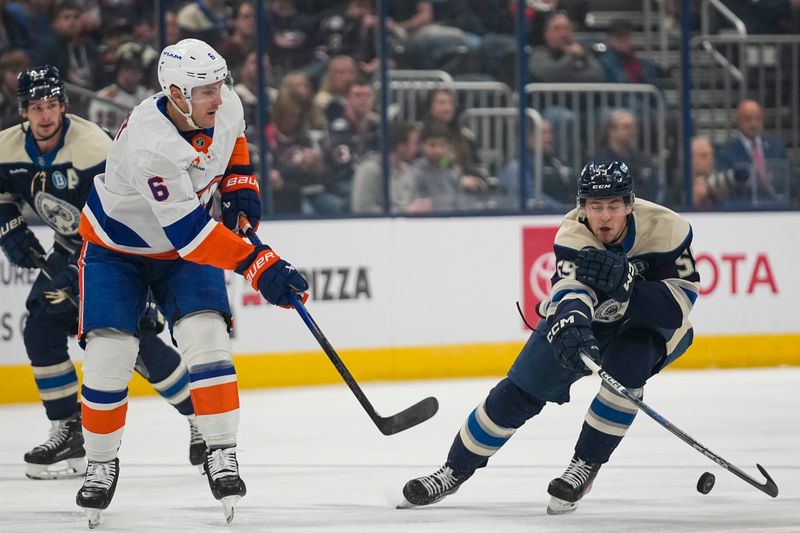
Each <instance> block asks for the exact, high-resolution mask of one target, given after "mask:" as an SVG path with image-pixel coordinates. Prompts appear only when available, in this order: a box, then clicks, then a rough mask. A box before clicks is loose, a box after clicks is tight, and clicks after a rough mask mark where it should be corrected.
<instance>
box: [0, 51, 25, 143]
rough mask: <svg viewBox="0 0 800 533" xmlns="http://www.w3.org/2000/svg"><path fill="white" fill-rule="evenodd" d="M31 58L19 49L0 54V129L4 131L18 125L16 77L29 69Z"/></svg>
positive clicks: (19, 117)
mask: <svg viewBox="0 0 800 533" xmlns="http://www.w3.org/2000/svg"><path fill="white" fill-rule="evenodd" d="M31 66H32V64H31V58H30V56H29V55H28V54H27V52H25V50H22V49H20V48H10V49H8V50H3V52H1V53H0V128H2V129H6V128H8V127H9V126H13V125H14V124H19V122H21V120H22V117H21V116H20V114H19V103H18V102H17V77H18V76H19V73H20V72H22V71H23V70H25V69H26V68H29V67H31Z"/></svg>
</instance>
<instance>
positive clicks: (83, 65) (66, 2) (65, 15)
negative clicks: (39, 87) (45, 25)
mask: <svg viewBox="0 0 800 533" xmlns="http://www.w3.org/2000/svg"><path fill="white" fill-rule="evenodd" d="M82 13H83V8H82V7H80V5H79V4H78V3H77V2H75V1H73V0H63V1H62V2H59V3H57V4H56V5H55V7H54V8H53V19H52V27H53V36H52V37H51V38H50V39H48V40H46V41H44V42H42V43H41V44H40V45H39V47H38V48H37V49H36V53H35V54H34V57H35V59H36V62H37V63H39V64H47V65H53V66H54V67H56V68H57V69H58V70H59V71H61V75H62V76H63V77H64V81H66V82H69V83H73V84H75V85H78V86H80V87H84V88H86V89H94V88H95V83H96V80H95V74H96V73H97V72H98V70H99V65H98V62H97V59H98V50H97V43H95V42H94V40H93V39H91V38H89V37H88V36H85V35H82V34H81V23H80V17H81V14H82Z"/></svg>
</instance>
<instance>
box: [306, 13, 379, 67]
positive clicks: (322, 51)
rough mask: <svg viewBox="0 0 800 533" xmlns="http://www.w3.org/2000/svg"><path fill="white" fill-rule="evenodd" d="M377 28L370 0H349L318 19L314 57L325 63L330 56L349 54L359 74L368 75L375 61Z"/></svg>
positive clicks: (376, 63)
mask: <svg viewBox="0 0 800 533" xmlns="http://www.w3.org/2000/svg"><path fill="white" fill-rule="evenodd" d="M377 28H378V18H377V16H376V14H375V4H374V0H350V1H348V2H347V4H346V5H345V6H344V7H342V8H340V9H338V10H336V11H334V12H333V13H332V14H330V15H329V16H327V17H325V18H324V19H323V20H322V23H321V24H320V35H319V43H320V46H319V47H318V48H317V57H319V58H320V59H322V60H323V61H326V62H327V61H328V60H329V59H330V58H331V57H334V56H340V55H346V56H350V57H352V58H353V59H354V60H355V61H356V63H357V64H358V69H359V71H360V72H361V74H365V75H370V76H371V75H372V74H374V73H375V71H376V70H377V69H378V64H379V61H378V52H377V40H378V35H377Z"/></svg>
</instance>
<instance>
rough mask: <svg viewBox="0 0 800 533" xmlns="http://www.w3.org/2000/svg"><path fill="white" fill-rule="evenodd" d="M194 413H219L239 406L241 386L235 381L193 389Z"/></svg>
mask: <svg viewBox="0 0 800 533" xmlns="http://www.w3.org/2000/svg"><path fill="white" fill-rule="evenodd" d="M191 396H192V404H193V405H194V414H196V415H198V416H199V415H219V414H222V413H227V412H229V411H233V410H234V409H238V408H239V386H238V384H237V383H236V382H235V381H232V382H230V383H221V384H219V385H211V386H210V387H200V388H197V389H192V390H191Z"/></svg>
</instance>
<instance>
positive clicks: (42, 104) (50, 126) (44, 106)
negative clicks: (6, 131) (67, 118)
mask: <svg viewBox="0 0 800 533" xmlns="http://www.w3.org/2000/svg"><path fill="white" fill-rule="evenodd" d="M65 111H66V108H65V106H64V104H62V103H61V102H59V101H58V97H56V96H51V97H50V98H43V99H41V100H31V102H30V103H29V104H28V109H26V110H25V112H23V114H22V116H23V118H25V119H26V120H28V121H29V122H30V128H31V132H32V133H33V137H34V138H35V139H48V138H50V137H52V136H53V134H54V133H56V132H57V131H58V129H59V128H60V127H61V120H62V116H63V115H62V114H63V113H64V112H65Z"/></svg>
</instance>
